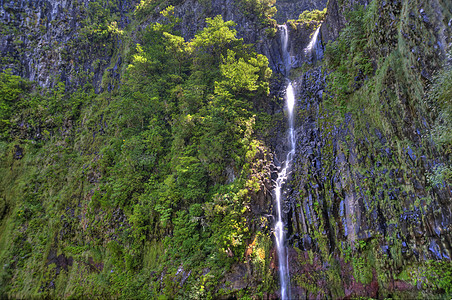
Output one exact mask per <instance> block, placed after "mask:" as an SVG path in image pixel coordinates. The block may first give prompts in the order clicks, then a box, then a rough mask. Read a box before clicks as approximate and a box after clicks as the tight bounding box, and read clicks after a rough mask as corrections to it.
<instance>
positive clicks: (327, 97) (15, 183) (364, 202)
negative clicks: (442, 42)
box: [0, 0, 452, 299]
mask: <svg viewBox="0 0 452 300" xmlns="http://www.w3.org/2000/svg"><path fill="white" fill-rule="evenodd" d="M414 2H416V1H414ZM180 3H181V1H170V2H167V1H149V0H141V1H139V2H137V7H136V9H135V11H134V12H133V13H132V14H130V15H129V16H127V17H130V18H131V23H129V26H127V27H123V28H122V27H121V26H120V25H119V24H120V23H121V21H123V20H124V19H123V18H124V17H125V16H123V15H121V12H119V11H117V9H115V5H116V4H115V3H112V2H104V1H90V2H89V4H88V5H87V6H86V7H80V12H81V15H82V16H83V20H80V24H81V27H80V28H79V31H78V32H76V33H77V34H74V36H75V37H76V38H74V41H71V42H70V43H68V45H67V48H68V52H65V51H66V50H64V51H63V47H60V45H58V43H56V44H55V45H51V46H46V47H48V49H47V50H48V51H51V53H53V54H55V55H56V54H58V55H60V54H61V55H67V54H68V53H75V54H74V55H73V56H70V57H67V62H68V65H69V64H70V68H72V69H71V72H72V73H70V74H72V75H73V76H76V78H77V80H75V81H76V82H77V84H76V85H67V84H66V83H67V82H68V81H67V80H66V81H65V80H63V79H61V80H60V79H59V78H58V77H55V78H52V79H51V81H52V82H53V84H52V86H51V87H50V88H42V87H39V86H38V84H37V83H35V82H28V81H26V80H24V79H22V78H20V77H19V76H15V75H13V73H14V72H15V71H12V70H9V69H8V70H5V71H3V72H0V174H2V176H0V265H1V266H2V268H1V269H0V297H7V298H77V299H78V298H126V299H130V298H140V299H154V298H157V299H174V298H179V299H204V298H206V299H212V298H243V299H249V298H259V299H260V298H265V297H266V298H271V297H273V295H274V294H275V291H276V290H277V289H278V284H277V283H276V282H275V279H277V275H276V274H277V270H276V267H275V266H276V265H277V263H276V262H275V255H276V254H275V253H274V246H273V241H272V229H271V228H270V226H271V222H272V221H271V217H270V218H267V217H268V216H267V215H265V214H266V213H269V211H270V210H271V203H269V202H270V199H269V198H270V197H269V193H270V191H269V189H270V186H271V175H272V174H270V170H272V167H271V163H272V160H273V157H272V155H271V152H270V149H269V146H268V144H266V142H267V141H265V140H263V138H262V137H266V138H267V137H268V138H269V140H272V142H274V138H273V137H271V136H270V135H271V132H272V131H273V130H275V129H274V128H273V127H277V126H280V123H282V120H283V118H284V116H283V113H282V112H280V113H275V114H274V115H270V114H268V113H267V112H268V111H269V109H267V108H268V107H272V109H274V110H275V111H281V110H280V109H279V108H278V107H275V106H277V105H278V102H277V101H275V99H273V98H272V96H270V85H271V83H272V82H271V81H272V80H273V79H275V78H274V77H272V71H271V70H270V68H269V66H268V64H269V62H268V59H267V58H266V57H265V56H263V55H260V54H257V53H256V52H255V50H254V48H253V45H247V44H245V43H244V41H243V40H242V39H239V38H238V37H237V31H236V30H235V29H234V28H236V26H237V24H235V23H234V22H232V21H225V20H223V18H222V17H221V16H216V17H213V18H206V19H205V25H206V26H205V28H203V29H202V30H200V31H199V32H197V33H196V34H195V35H194V37H193V38H192V39H190V40H187V39H185V38H184V37H182V36H181V35H180V33H179V32H178V31H177V28H179V25H180V24H179V22H180V20H179V19H178V18H177V17H176V16H175V8H174V6H172V5H177V4H180ZM384 3H385V4H384V5H383V3H382V1H377V0H374V1H370V3H369V4H368V5H367V6H366V7H364V6H356V7H353V8H352V9H350V10H348V11H347V12H346V13H345V17H346V19H347V24H346V26H345V28H344V29H343V30H342V31H341V33H340V35H339V37H338V38H337V39H336V41H334V42H330V43H328V44H327V45H326V49H325V59H324V61H323V62H316V63H315V64H309V63H306V64H305V65H304V66H303V67H302V68H300V69H299V70H298V73H297V72H292V76H293V77H294V78H292V79H294V81H295V82H297V83H298V84H299V85H300V86H301V85H304V84H305V83H306V82H308V81H309V80H311V78H310V74H314V73H315V72H316V71H318V74H317V73H316V74H314V75H316V76H317V75H318V76H317V77H316V78H314V81H315V83H313V84H312V85H313V88H312V90H313V92H312V93H311V90H309V91H306V94H309V95H308V97H307V98H309V97H311V96H312V98H315V100H313V101H311V100H310V99H303V100H305V101H299V102H300V104H301V102H303V103H306V106H305V107H306V109H299V110H298V112H297V113H298V117H299V118H298V119H297V120H296V122H305V121H306V123H303V127H300V128H303V130H304V129H305V128H306V129H307V133H306V138H307V139H309V141H308V142H309V145H308V146H306V148H303V155H306V157H302V155H299V156H297V163H296V168H295V167H294V170H292V171H293V172H292V173H291V178H292V180H293V181H292V182H291V187H293V191H290V193H289V194H288V196H289V198H290V201H288V202H287V205H288V206H290V213H289V215H290V222H288V226H289V227H290V228H288V232H290V236H291V240H290V241H289V244H290V251H289V253H290V255H291V256H290V260H291V267H293V270H296V271H294V273H295V274H292V275H294V276H292V277H291V281H292V283H293V285H296V286H297V287H301V288H303V291H306V293H305V294H304V295H306V296H307V297H309V298H325V297H332V298H353V297H356V298H358V297H361V296H365V297H385V296H388V297H389V296H391V297H392V296H394V297H399V296H400V297H402V298H403V297H405V298H409V297H418V298H419V297H420V296H426V297H430V296H432V295H433V296H437V295H438V294H450V293H451V292H452V284H451V277H452V276H451V272H450V270H451V264H450V262H449V261H447V260H445V259H444V258H445V257H447V256H444V253H446V255H447V253H448V252H447V251H448V250H444V249H443V248H445V247H444V246H443V245H442V244H441V245H439V244H440V243H444V244H446V245H447V243H448V240H447V238H446V237H445V235H444V231H445V230H446V229H444V228H440V227H439V225H438V226H436V225H437V223H435V222H436V221H437V219H435V218H443V220H447V218H448V217H447V216H448V215H447V214H445V215H444V216H443V215H441V214H442V209H444V208H443V207H442V205H437V204H438V203H439V204H441V202H440V200H443V201H444V202H447V201H448V200H447V197H448V195H449V194H447V193H446V192H450V185H451V184H452V171H451V165H450V154H451V151H452V146H451V145H452V142H451V141H452V138H451V137H452V136H451V134H452V133H451V129H450V128H451V126H450V124H451V122H452V120H451V114H452V111H451V107H452V106H451V104H452V103H451V99H452V84H451V82H452V69H451V67H450V66H445V67H444V68H443V69H439V68H438V69H439V71H438V73H437V74H436V76H434V77H432V78H428V76H427V75H425V76H424V75H423V76H420V75H419V74H421V70H422V71H424V70H426V71H425V72H429V71H431V70H434V69H435V68H436V67H437V65H436V63H437V62H436V60H435V59H436V58H437V56H435V55H436V54H435V53H433V54H432V53H431V52H428V51H430V50H428V49H430V48H431V49H434V48H433V46H431V45H430V46H431V47H430V46H429V47H425V49H424V48H422V47H418V44H419V43H420V42H419V41H415V42H413V40H414V38H406V34H407V33H410V32H411V31H410V30H414V29H413V28H415V29H416V30H419V31H416V32H415V33H416V34H415V36H419V37H421V38H422V39H421V40H422V41H424V40H425V41H430V40H431V41H433V40H434V35H435V34H436V33H435V32H433V31H432V30H431V29H432V28H430V27H429V26H430V25H426V24H425V23H426V22H425V20H424V19H423V18H418V17H416V18H413V17H412V16H411V10H410V9H411V7H409V5H412V4H408V1H405V2H403V3H402V2H400V1H392V2H389V1H384ZM171 4H172V5H171ZM274 4H275V2H274V1H272V0H263V1H261V0H240V1H239V0H237V2H236V5H237V7H239V8H240V9H242V12H243V13H244V14H245V15H247V16H248V18H249V19H250V20H252V21H253V22H255V24H256V28H259V29H262V28H267V32H268V33H270V36H271V33H272V32H273V33H274V32H276V23H275V21H274V20H272V17H273V15H274V14H275V12H276V9H275V7H274ZM340 4H341V9H342V8H343V7H345V5H346V4H345V2H344V1H341V2H340ZM74 5H75V4H74ZM202 5H205V6H206V7H205V8H206V9H207V4H206V3H204V2H203V3H202ZM387 6H391V10H390V9H389V8H387ZM392 6H394V7H392ZM163 7H166V8H165V9H163V10H161V8H163ZM413 7H414V5H413ZM384 10H389V11H390V12H394V14H389V13H387V11H384ZM418 11H419V9H418V8H417V6H416V9H415V12H416V13H417V12H418ZM157 17H158V20H159V23H156V22H151V21H150V20H151V19H154V20H156V19H157ZM325 17H326V10H323V11H318V10H316V11H306V12H303V13H302V14H301V15H300V16H299V19H298V20H297V21H293V22H292V23H294V22H298V23H303V24H305V25H306V27H309V26H311V25H314V26H319V25H320V24H321V22H323V21H324V19H325ZM11 18H12V19H14V20H15V19H17V18H16V17H15V16H12V17H11ZM449 19H450V18H449ZM289 23H290V22H289ZM2 26H3V24H2ZM10 27H11V26H9V25H8V26H6V25H5V26H4V27H2V28H0V30H1V31H2V33H4V35H5V36H7V35H13V33H14V34H18V29H17V28H10ZM40 28H41V29H40V30H41V31H42V32H43V33H44V32H45V31H46V27H45V26H44V25H41V27H40ZM415 43H418V44H415ZM14 45H16V46H17V47H19V48H20V45H21V40H20V39H17V40H16V41H15V42H14ZM420 48H421V49H424V50H423V51H425V53H421V54H419V55H418V54H417V51H421V50H419V49H420ZM65 49H66V48H65ZM47 50H46V51H47ZM52 51H53V52H52ZM71 51H72V52H71ZM432 51H433V50H432ZM433 52H434V51H433ZM46 53H47V52H46ZM49 53H50V52H49ZM1 60H2V64H10V63H13V61H10V58H2V59H1ZM69 61H70V63H69ZM103 70H105V72H104V71H103ZM322 72H323V74H322ZM95 73H96V74H97V75H99V74H100V75H102V76H98V77H99V78H97V79H96V78H95V76H96V74H95ZM422 74H424V73H422ZM302 76H303V80H299V79H300V78H302ZM100 77H102V78H100ZM295 77H296V78H295ZM74 78H75V77H74ZM276 81H277V80H276V79H275V82H276ZM275 82H273V83H274V84H275V85H277V84H276V83H275ZM93 85H94V86H93ZM272 86H273V85H272ZM96 89H97V90H96ZM311 94H312V95H311ZM322 95H323V99H319V98H320V97H322ZM302 105H304V104H302ZM317 105H318V106H317ZM263 107H264V108H266V109H263V110H260V109H262V108H263ZM311 125H312V126H311ZM311 127H312V128H311ZM431 128H434V129H433V130H430V129H431ZM308 133H309V134H310V135H311V136H310V137H307V135H308ZM303 134H304V133H303ZM300 135H302V134H300ZM303 138H305V136H303ZM302 142H305V141H302ZM307 144H308V143H307ZM307 144H306V145H307ZM302 146H303V147H304V146H305V145H302ZM305 150H306V151H305ZM310 150H312V151H310ZM314 152H318V153H314ZM443 154H444V157H442V155H443ZM297 155H298V152H297ZM314 158H315V159H314ZM425 161H427V162H428V163H424V162H425ZM430 162H432V163H430ZM319 166H320V167H319ZM419 186H420V187H421V188H419ZM424 187H427V188H425V189H424ZM438 191H439V192H438ZM440 193H442V194H440ZM438 195H440V196H441V197H443V198H441V199H440V200H438V199H439V196H438ZM346 201H350V202H356V203H354V204H353V205H351V204H348V203H346ZM350 202H349V203H350ZM432 203H433V204H432ZM347 205H348V206H347ZM264 208H265V209H264ZM444 210H445V209H444ZM350 211H351V213H350ZM385 212H387V213H385ZM350 214H351V216H350ZM437 216H439V217H437ZM429 218H430V219H429ZM405 220H409V221H405ZM432 220H433V221H432ZM350 224H351V225H350ZM366 224H367V225H368V227H365V226H367V225H366ZM413 224H414V225H413ZM422 224H424V225H422ZM425 224H426V225H425ZM432 224H433V225H432ZM438 224H439V223H438ZM297 226H298V227H297ZM360 226H362V227H361V228H359V227H360ZM302 227H303V228H302ZM363 228H364V229H363ZM438 228H439V229H438ZM358 230H361V231H358ZM423 231H428V234H430V236H429V237H428V238H431V240H432V241H434V243H432V244H429V243H428V242H429V241H430V240H428V238H425V239H424V233H423ZM438 232H439V233H438ZM431 236H433V237H431ZM437 236H438V237H437ZM409 237H414V238H409ZM419 241H421V242H422V243H423V244H422V247H423V248H425V249H422V247H416V246H417V244H416V243H421V242H419ZM435 241H438V242H435ZM441 247H442V248H441ZM437 248H438V249H439V250H438V249H437ZM432 249H433V250H432ZM414 250H415V251H424V252H420V253H421V255H420V256H419V253H417V252H415V251H414ZM410 251H411V252H410ZM422 255H425V256H426V257H427V256H428V260H427V259H425V258H422ZM434 255H437V256H434ZM430 258H435V259H437V260H435V259H430ZM441 258H442V260H441ZM423 259H424V260H423ZM397 285H400V286H402V288H405V286H407V289H410V288H411V289H412V290H413V293H414V294H403V292H401V293H400V294H399V292H398V291H397V288H398V286H397ZM402 288H401V289H402ZM359 289H362V293H363V294H353V292H355V291H356V290H359ZM350 291H352V292H350ZM373 291H377V292H375V293H374V294H371V293H372V292H373ZM424 292H425V294H422V293H424ZM350 293H352V294H350Z"/></svg>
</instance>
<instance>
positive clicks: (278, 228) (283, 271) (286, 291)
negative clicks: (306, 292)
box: [274, 25, 320, 300]
mask: <svg viewBox="0 0 452 300" xmlns="http://www.w3.org/2000/svg"><path fill="white" fill-rule="evenodd" d="M279 29H280V31H281V45H282V53H281V54H282V60H283V63H284V73H285V75H286V77H287V76H289V73H290V69H291V67H292V58H291V56H290V52H289V49H288V43H289V35H288V32H287V26H286V25H280V26H279ZM319 32H320V27H319V28H317V30H316V31H315V33H314V35H313V36H312V38H311V41H310V43H309V44H308V46H307V47H306V48H305V50H304V51H305V54H309V55H311V53H312V51H313V49H314V48H315V47H316V45H317V38H318V35H319ZM286 106H287V115H288V123H289V124H288V125H289V130H288V134H287V143H288V145H289V147H290V148H289V151H288V153H287V154H286V160H285V161H284V164H283V167H282V169H281V170H280V171H279V173H278V178H277V179H276V185H275V190H274V191H275V196H276V197H275V198H276V225H275V237H276V251H277V254H278V268H279V280H280V284H281V299H283V300H285V299H290V275H289V258H288V255H287V248H286V245H285V231H284V222H283V216H282V210H281V201H282V200H281V193H282V188H283V185H284V184H285V182H286V180H287V177H288V175H289V169H290V166H291V165H292V161H293V158H294V156H295V143H296V139H295V130H294V109H295V93H294V89H293V86H292V82H291V81H290V80H289V79H288V84H287V87H286Z"/></svg>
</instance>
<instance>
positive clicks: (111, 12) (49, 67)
mask: <svg viewBox="0 0 452 300" xmlns="http://www.w3.org/2000/svg"><path fill="white" fill-rule="evenodd" d="M133 8H134V2H130V1H116V2H109V3H108V5H107V6H105V5H103V4H102V3H101V2H100V1H38V2H30V1H9V2H8V1H2V3H1V5H0V22H1V24H2V27H1V30H2V34H1V37H0V53H1V56H2V61H1V63H0V69H2V70H5V69H8V68H10V69H12V70H13V73H14V74H17V75H20V76H22V77H24V78H28V79H29V80H32V81H36V82H37V83H38V84H39V85H41V86H53V84H54V83H55V82H56V81H58V80H59V81H62V82H64V83H65V84H66V85H67V86H73V87H77V86H80V85H83V84H84V83H86V82H89V83H92V84H94V85H95V86H100V82H101V79H102V74H103V72H104V71H105V69H106V67H107V66H109V65H110V63H112V61H111V59H112V55H113V53H114V49H115V48H117V47H119V46H120V44H121V42H120V40H118V39H117V38H115V36H114V35H115V32H114V30H113V28H112V27H113V26H114V27H116V28H124V26H125V25H126V24H127V23H128V22H129V19H128V18H127V17H126V15H127V13H129V12H130V11H131V10H132V9H133ZM100 10H102V13H98V12H99V11H100ZM109 25H110V26H111V29H109V27H108V26H109ZM113 63H114V62H113Z"/></svg>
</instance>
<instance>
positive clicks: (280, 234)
mask: <svg viewBox="0 0 452 300" xmlns="http://www.w3.org/2000/svg"><path fill="white" fill-rule="evenodd" d="M280 29H281V43H282V56H283V61H284V66H285V72H286V75H288V74H289V71H290V67H291V57H290V53H289V51H288V48H287V47H288V34H287V27H286V25H281V26H280ZM286 105H287V114H288V121H289V130H288V135H287V142H288V144H289V146H290V149H289V152H288V153H287V155H286V160H285V162H284V165H283V168H282V169H281V170H280V172H279V173H278V178H277V179H276V186H275V196H276V197H275V198H276V225H275V238H276V251H277V254H278V269H279V280H280V284H281V299H283V300H285V299H288V298H290V288H289V287H290V276H289V261H288V256H287V249H286V246H285V232H284V223H283V218H282V217H283V216H282V210H281V193H282V187H283V184H284V183H285V182H286V179H287V176H288V174H289V167H290V165H291V163H292V160H293V157H294V155H295V131H294V117H293V113H294V107H295V94H294V89H293V86H292V83H291V82H290V81H289V83H288V85H287V88H286Z"/></svg>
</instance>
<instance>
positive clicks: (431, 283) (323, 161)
mask: <svg viewBox="0 0 452 300" xmlns="http://www.w3.org/2000/svg"><path fill="white" fill-rule="evenodd" d="M349 4H350V6H347V4H345V5H342V6H340V5H339V4H338V3H337V2H336V1H329V3H328V16H327V18H326V20H325V22H324V24H322V29H321V32H322V37H323V39H324V41H328V40H338V42H339V43H341V39H342V41H344V40H343V39H344V38H345V39H352V38H353V33H352V32H347V35H342V36H341V35H340V33H341V30H345V31H347V30H349V29H347V27H348V28H350V26H352V25H350V24H352V22H356V19H355V21H353V20H350V13H348V14H347V13H345V11H347V10H348V9H349V8H352V7H353V5H354V3H352V2H350V3H349ZM362 4H364V6H365V7H367V11H369V10H373V11H374V15H373V16H372V18H371V20H369V23H370V24H368V25H367V26H370V28H371V29H370V30H369V32H368V33H367V36H366V35H365V36H364V38H365V39H370V41H369V43H368V44H367V45H368V46H367V47H366V50H365V51H366V53H365V55H367V56H368V57H369V58H370V59H371V60H373V68H374V71H373V75H365V76H366V78H364V76H363V75H360V72H362V70H358V72H357V73H352V74H351V75H352V77H351V78H352V79H353V80H352V85H351V89H350V90H349V92H348V93H349V95H347V96H346V99H345V100H344V101H345V102H342V105H344V106H345V110H344V111H343V112H342V113H340V112H338V111H337V110H336V111H335V110H334V108H333V110H332V106H330V105H329V104H328V103H329V102H330V101H333V102H334V100H331V99H332V98H331V97H334V96H332V95H331V94H328V93H325V91H328V85H329V86H330V90H331V86H332V85H333V84H334V82H335V81H334V78H336V77H335V76H338V74H339V73H337V72H333V73H331V75H330V76H328V75H327V74H328V72H329V71H330V70H328V69H323V70H322V69H321V68H313V69H311V70H310V71H308V72H306V73H304V75H303V76H302V77H300V78H299V80H298V85H297V86H298V88H299V99H300V100H299V105H300V107H299V128H298V130H297V133H298V148H297V151H296V153H297V163H296V164H295V167H294V170H293V173H292V181H291V186H290V192H289V194H288V196H287V198H288V203H287V208H286V211H287V213H288V220H287V222H288V223H287V224H288V227H289V232H290V238H289V240H290V244H291V245H293V249H296V250H297V251H293V252H292V256H291V257H290V259H289V260H290V262H292V263H293V269H292V283H293V284H294V288H293V295H297V296H300V297H301V296H302V295H303V297H304V295H310V296H308V297H314V296H319V297H324V296H326V295H331V296H333V298H336V297H379V295H380V296H381V295H382V293H383V294H385V293H401V294H402V295H404V297H418V296H414V295H415V294H416V293H418V292H419V289H420V286H419V283H418V282H419V281H418V280H420V278H421V277H422V276H423V275H422V274H425V272H431V273H430V275H428V276H429V279H428V280H427V281H428V283H426V286H428V287H429V288H428V289H430V291H432V290H433V291H436V292H439V293H441V292H444V291H445V290H448V287H446V286H445V285H442V284H441V283H439V282H438V280H439V278H440V277H441V276H442V272H443V270H444V269H447V268H450V258H451V255H452V253H451V251H452V248H451V247H450V245H451V238H452V236H451V225H450V221H451V217H452V216H451V214H450V211H451V204H452V203H451V199H452V198H451V191H450V186H449V185H448V184H450V182H449V183H448V182H447V181H446V182H442V183H440V184H434V185H433V186H432V183H431V181H429V179H428V176H429V174H432V173H433V172H434V170H435V168H437V166H439V165H444V164H446V165H447V164H448V160H449V159H450V158H449V157H448V156H444V151H445V150H444V149H443V148H441V147H438V146H437V145H435V144H434V142H432V140H431V136H430V135H429V132H430V128H431V127H432V126H433V123H432V115H431V113H432V112H431V111H430V109H429V108H428V107H427V106H426V105H425V98H426V97H428V96H426V93H427V92H428V84H429V83H430V82H431V80H432V78H433V77H432V74H434V73H435V72H436V70H438V69H440V68H441V66H442V64H444V63H445V61H444V58H445V49H446V47H450V43H451V38H450V37H451V35H450V32H451V26H450V24H448V23H447V20H449V19H450V16H451V13H452V11H451V10H450V6H448V5H447V4H445V3H439V2H428V3H427V2H416V3H412V2H408V1H402V2H400V1H399V2H387V1H374V2H373V3H372V6H369V3H366V2H363V3H362ZM351 11H353V10H351ZM368 16H369V15H367V16H366V15H363V19H364V20H366V18H369V17H368ZM347 18H349V19H348V20H347ZM349 22H351V23H349ZM361 25H364V26H366V25H365V24H363V23H361ZM445 45H449V46H445ZM330 49H331V48H330ZM336 49H337V48H336ZM328 55H330V57H331V52H330V53H327V56H328ZM341 74H345V73H341ZM367 76H369V77H367ZM333 90H334V89H333ZM336 103H337V102H336ZM333 107H336V109H337V106H333ZM300 250H301V251H300ZM424 282H425V281H424ZM338 287H341V288H338ZM428 289H427V290H428ZM383 291H384V292H383Z"/></svg>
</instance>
